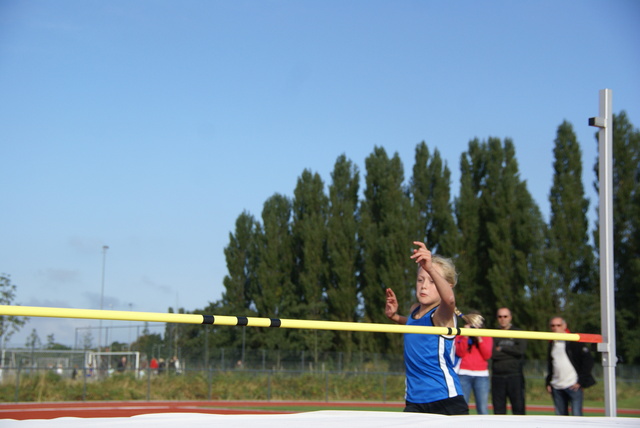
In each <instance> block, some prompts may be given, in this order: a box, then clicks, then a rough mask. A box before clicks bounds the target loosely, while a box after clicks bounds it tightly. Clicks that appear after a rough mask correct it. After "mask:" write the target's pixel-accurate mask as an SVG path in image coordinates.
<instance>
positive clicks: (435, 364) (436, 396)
mask: <svg viewBox="0 0 640 428" xmlns="http://www.w3.org/2000/svg"><path fill="white" fill-rule="evenodd" d="M419 309H420V307H419V306H418V307H417V308H416V309H415V310H414V311H413V313H411V315H410V316H409V317H408V318H407V325H420V326H429V327H432V326H433V320H432V319H431V317H432V316H433V313H434V312H435V310H436V309H437V306H436V307H435V308H433V309H432V310H430V311H429V312H427V313H426V314H425V315H424V316H423V317H421V318H420V319H414V318H413V316H414V314H415V313H416V312H417V311H418V310H419ZM455 318H456V317H455V316H454V322H455V323H456V324H455V325H456V326H457V320H456V319H455ZM454 339H455V336H446V337H445V336H439V335H435V334H415V333H405V334H404V361H405V366H406V381H405V382H406V390H405V400H407V401H409V402H411V403H431V402H434V401H439V400H444V399H446V398H452V397H456V396H458V395H462V388H461V387H460V380H459V379H458V375H457V374H456V373H455V370H454V366H455V342H454Z"/></svg>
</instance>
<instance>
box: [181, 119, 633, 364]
mask: <svg viewBox="0 0 640 428" xmlns="http://www.w3.org/2000/svg"><path fill="white" fill-rule="evenodd" d="M613 136H614V148H613V152H614V221H615V226H614V233H615V244H614V247H615V280H616V316H617V327H618V332H619V333H618V337H617V343H618V351H619V352H618V353H619V354H620V356H621V357H622V358H623V361H625V362H629V363H631V362H634V363H640V339H639V338H640V327H639V324H640V323H639V321H640V320H639V312H640V311H638V307H637V302H638V298H639V297H640V296H639V295H640V199H639V198H640V166H639V165H640V131H638V129H634V128H633V126H632V125H631V123H630V122H629V120H628V119H627V116H626V114H625V113H624V112H622V113H620V114H619V115H615V116H614V130H613ZM596 143H597V139H596ZM581 157H582V154H581V148H580V144H579V143H578V141H577V139H576V135H575V133H574V131H573V127H572V125H571V124H570V123H568V122H566V121H565V122H563V123H562V124H561V125H560V126H559V127H558V129H557V136H556V140H555V148H554V163H553V168H554V176H553V185H552V187H551V189H550V192H549V201H550V206H551V212H550V217H549V221H548V223H546V222H545V220H544V218H543V216H542V215H541V212H540V209H539V207H538V206H537V204H536V202H535V201H534V200H533V198H532V196H531V194H530V193H529V191H528V190H527V184H526V181H525V180H523V179H522V178H521V177H520V173H519V169H518V162H517V160H516V152H515V148H514V144H513V142H512V141H511V140H510V139H504V140H500V139H498V138H489V139H487V140H486V141H479V140H478V139H474V140H472V141H470V142H469V145H468V148H467V150H466V151H465V152H464V153H462V155H461V157H460V188H459V192H458V195H457V196H456V197H452V192H451V179H450V175H451V174H450V170H449V167H448V166H447V164H446V162H444V161H443V159H442V158H441V156H440V153H439V151H438V150H437V149H434V150H430V149H429V147H428V146H427V144H425V143H424V142H422V143H420V144H418V145H417V147H416V148H415V159H414V164H413V169H412V175H411V177H409V178H408V179H405V169H404V166H403V163H402V161H401V160H400V158H399V156H398V155H397V154H394V155H392V156H390V155H389V154H388V153H387V152H386V151H385V149H384V148H382V147H376V148H375V149H374V150H373V152H372V153H371V155H370V156H369V157H367V158H366V160H365V168H366V174H364V187H363V188H362V189H361V188H360V184H361V176H360V174H361V172H360V170H359V168H358V166H357V165H355V164H354V163H353V162H352V161H350V160H349V159H348V158H347V157H346V156H345V155H340V156H339V157H338V158H337V160H336V162H335V166H334V169H333V172H332V173H331V180H330V182H329V183H328V184H327V183H325V182H324V181H323V179H322V178H321V177H320V176H319V175H318V174H317V173H313V172H311V171H309V170H304V171H303V172H302V174H301V175H300V177H299V178H298V180H297V185H296V187H295V190H294V194H293V197H289V196H286V195H282V194H274V195H273V196H271V197H270V198H268V199H267V200H266V201H265V202H264V206H263V210H262V213H261V217H260V218H259V219H258V218H257V217H256V216H255V215H254V214H252V213H249V212H243V213H241V214H240V215H239V216H238V218H237V220H236V223H235V230H234V231H233V232H232V233H230V235H229V244H228V246H227V247H226V248H225V250H224V251H225V256H226V261H227V267H228V275H226V277H225V278H224V287H225V292H224V293H223V296H222V299H221V300H220V301H217V302H213V303H210V304H209V306H208V307H206V308H204V309H203V310H197V311H195V312H197V313H205V314H211V313H214V314H221V315H224V314H227V315H237V316H257V317H268V318H289V319H309V320H332V321H349V322H375V323H386V322H388V321H387V320H386V318H385V315H384V304H385V289H386V288H387V287H391V288H393V289H394V290H395V292H396V294H397V295H398V296H399V299H400V307H401V308H403V310H404V312H405V313H406V311H407V310H408V308H409V306H410V305H411V303H412V302H414V301H415V295H414V293H415V275H416V265H415V263H413V262H412V261H411V260H410V259H409V256H410V255H411V250H412V248H413V245H412V241H415V240H420V241H424V242H426V243H427V244H428V247H429V248H430V249H431V250H432V251H434V252H435V253H438V254H442V255H445V256H448V257H452V258H453V259H454V260H455V262H456V266H457V268H458V270H459V273H460V276H459V282H458V285H457V286H456V298H457V305H458V307H459V308H460V309H461V310H462V311H463V312H465V311H469V310H471V309H475V310H478V311H480V312H481V313H482V314H484V315H485V318H487V327H489V328H492V327H495V326H496V324H495V322H494V321H495V319H494V314H495V312H496V310H497V309H498V308H499V307H502V306H507V307H509V308H511V309H512V312H513V315H514V324H516V325H517V326H518V327H520V328H522V329H526V330H537V331H546V330H547V322H548V319H549V318H550V317H551V316H553V315H556V314H561V315H563V316H564V317H565V318H566V319H567V320H568V322H569V325H570V327H571V328H572V330H574V331H579V332H584V333H589V332H590V333H599V332H600V289H599V274H598V272H599V267H598V230H597V224H592V225H590V224H589V220H588V212H589V210H597V201H589V200H588V199H587V198H586V196H585V188H584V185H583V183H582V160H581ZM597 165H598V161H597V159H596V161H595V165H594V168H595V169H596V171H597ZM533 179H536V178H535V177H534V178H533ZM592 185H594V186H595V187H596V189H597V186H598V183H597V181H596V183H592ZM327 190H328V193H327ZM590 226H591V227H590ZM590 234H592V235H590ZM185 328H187V329H188V330H189V332H186V334H185V335H182V336H181V337H182V339H180V340H181V346H182V347H183V349H185V347H188V346H194V347H195V346H200V343H201V342H202V340H203V330H202V329H197V328H194V327H191V328H189V327H185ZM213 328H214V330H215V332H216V334H215V335H214V336H213V338H212V339H208V340H207V343H208V346H219V347H220V346H221V347H239V346H241V341H242V346H246V347H247V348H248V349H270V350H277V349H284V350H305V351H306V350H308V351H310V352H311V353H314V352H315V353H316V355H317V353H318V352H324V351H331V352H344V353H347V354H349V353H352V352H355V351H366V352H374V353H401V352H402V337H401V335H398V334H382V333H362V332H361V333H354V332H340V331H320V330H295V329H270V328H250V329H246V330H245V331H241V329H237V328H230V327H218V328H216V327H213ZM243 349H244V348H243ZM545 349H546V344H545V343H542V342H541V341H530V345H529V348H528V352H529V354H530V355H529V357H531V358H542V356H543V353H544V350H545ZM185 350H186V349H185Z"/></svg>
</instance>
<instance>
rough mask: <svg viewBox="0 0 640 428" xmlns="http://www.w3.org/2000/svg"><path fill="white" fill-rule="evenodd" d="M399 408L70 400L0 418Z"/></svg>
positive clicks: (5, 408)
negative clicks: (287, 408)
mask: <svg viewBox="0 0 640 428" xmlns="http://www.w3.org/2000/svg"><path fill="white" fill-rule="evenodd" d="M296 406H318V407H327V408H333V409H335V408H340V407H354V406H357V407H372V408H391V407H403V406H404V405H403V404H401V403H330V404H329V403H326V402H307V401H305V402H286V401H74V402H47V403H31V402H30V403H0V419H16V420H26V419H54V418H62V417H75V418H109V417H129V416H135V415H143V414H149V413H210V414H218V415H237V414H244V415H246V414H255V415H268V414H284V413H295V412H293V411H285V410H277V409H274V410H265V409H260V410H255V409H251V407H261V408H264V407H279V408H280V407H296Z"/></svg>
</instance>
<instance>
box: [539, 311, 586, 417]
mask: <svg viewBox="0 0 640 428" xmlns="http://www.w3.org/2000/svg"><path fill="white" fill-rule="evenodd" d="M549 328H550V329H551V331H552V332H554V333H568V332H569V330H568V329H567V322H566V321H565V320H564V318H562V317H554V318H551V320H550V321H549ZM547 363H548V370H549V371H548V373H549V374H548V375H547V379H546V384H547V392H549V394H551V396H552V398H553V404H554V407H555V411H556V415H568V414H569V403H571V414H572V415H573V416H582V402H583V399H584V388H588V387H590V386H593V385H594V384H595V383H596V381H595V379H594V378H593V376H592V375H591V370H592V369H593V356H592V355H591V350H590V349H589V347H588V346H587V345H586V344H585V343H580V342H567V341H564V340H552V341H551V342H549V350H548V353H547Z"/></svg>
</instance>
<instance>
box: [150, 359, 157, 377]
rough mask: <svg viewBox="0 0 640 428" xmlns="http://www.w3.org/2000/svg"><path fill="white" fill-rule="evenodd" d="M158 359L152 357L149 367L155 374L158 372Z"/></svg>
mask: <svg viewBox="0 0 640 428" xmlns="http://www.w3.org/2000/svg"><path fill="white" fill-rule="evenodd" d="M158 366H159V364H158V360H157V359H156V357H153V358H151V362H150V363H149V368H150V369H151V372H152V373H153V374H158Z"/></svg>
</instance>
